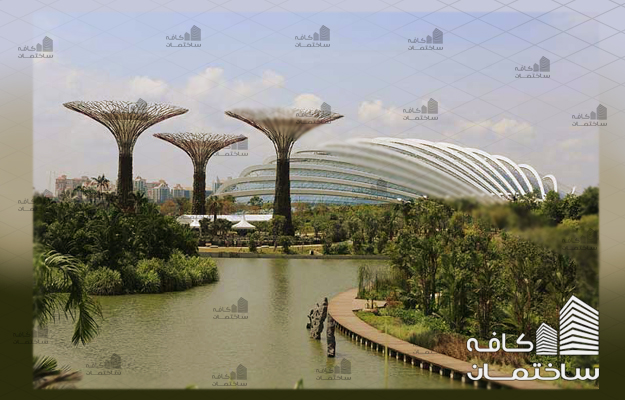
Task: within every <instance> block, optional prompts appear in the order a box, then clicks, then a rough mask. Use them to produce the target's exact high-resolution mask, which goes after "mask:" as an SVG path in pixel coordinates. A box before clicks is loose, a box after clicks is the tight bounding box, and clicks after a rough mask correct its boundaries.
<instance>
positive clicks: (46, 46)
mask: <svg viewBox="0 0 625 400" xmlns="http://www.w3.org/2000/svg"><path fill="white" fill-rule="evenodd" d="M43 51H47V52H50V51H52V39H50V38H49V37H47V36H46V37H44V38H43Z"/></svg>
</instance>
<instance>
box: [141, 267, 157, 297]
mask: <svg viewBox="0 0 625 400" xmlns="http://www.w3.org/2000/svg"><path fill="white" fill-rule="evenodd" d="M137 277H138V278H139V279H138V285H137V288H136V290H137V291H138V292H141V293H159V292H160V291H161V278H159V277H158V274H157V273H156V272H155V271H143V272H137Z"/></svg>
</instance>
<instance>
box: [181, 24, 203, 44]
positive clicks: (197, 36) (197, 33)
mask: <svg viewBox="0 0 625 400" xmlns="http://www.w3.org/2000/svg"><path fill="white" fill-rule="evenodd" d="M185 36H186V34H185ZM190 40H194V41H198V40H202V30H201V29H200V28H198V27H197V26H195V25H193V26H192V27H191V39H190Z"/></svg>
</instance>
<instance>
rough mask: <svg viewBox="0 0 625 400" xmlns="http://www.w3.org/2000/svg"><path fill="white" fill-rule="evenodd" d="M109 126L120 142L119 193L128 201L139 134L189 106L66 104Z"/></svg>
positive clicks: (115, 103) (77, 102)
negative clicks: (133, 155)
mask: <svg viewBox="0 0 625 400" xmlns="http://www.w3.org/2000/svg"><path fill="white" fill-rule="evenodd" d="M63 105H64V106H65V107H67V108H69V109H70V110H74V111H77V112H79V113H81V114H84V115H86V116H88V117H90V118H93V119H94V120H96V121H98V122H99V123H101V124H102V125H104V126H106V127H107V128H108V130H109V131H110V132H111V133H112V134H113V136H114V137H115V140H116V141H117V147H118V149H119V166H118V169H117V193H118V195H119V197H120V199H121V201H122V203H126V201H127V200H128V196H129V194H130V193H131V192H132V152H133V150H134V146H135V143H136V142H137V139H138V138H139V136H140V135H141V134H142V133H143V132H144V131H145V130H146V129H148V128H149V127H151V126H152V125H154V124H156V123H159V122H161V121H164V120H166V119H168V118H171V117H175V116H176V115H181V114H184V113H186V112H187V111H189V110H187V109H185V108H180V107H176V106H172V105H167V104H148V103H146V102H145V101H144V100H143V99H139V100H138V101H137V102H134V103H133V102H128V101H109V100H105V101H72V102H69V103H64V104H63Z"/></svg>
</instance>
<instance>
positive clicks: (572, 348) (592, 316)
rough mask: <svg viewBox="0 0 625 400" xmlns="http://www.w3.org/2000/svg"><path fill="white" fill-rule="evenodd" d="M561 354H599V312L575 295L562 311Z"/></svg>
mask: <svg viewBox="0 0 625 400" xmlns="http://www.w3.org/2000/svg"><path fill="white" fill-rule="evenodd" d="M560 354H561V355H571V356H579V355H598V354H599V313H598V312H597V311H596V310H595V309H594V308H592V307H590V306H589V305H588V304H586V303H584V302H583V301H581V300H580V299H578V298H577V297H575V296H571V298H570V299H569V301H568V302H567V303H566V304H565V305H564V307H563V308H562V310H561V311H560Z"/></svg>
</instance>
